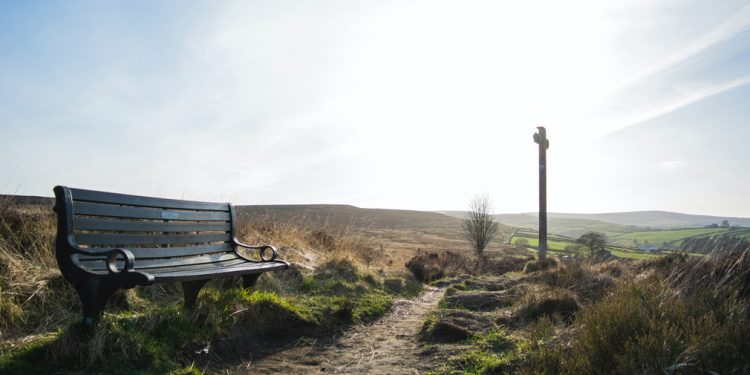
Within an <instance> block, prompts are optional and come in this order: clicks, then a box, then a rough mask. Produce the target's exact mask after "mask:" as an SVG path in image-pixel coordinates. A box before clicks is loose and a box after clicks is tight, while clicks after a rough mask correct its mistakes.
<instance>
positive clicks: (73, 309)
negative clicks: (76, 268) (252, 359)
mask: <svg viewBox="0 0 750 375" xmlns="http://www.w3.org/2000/svg"><path fill="white" fill-rule="evenodd" d="M54 224H55V220H54V217H53V216H52V214H51V212H50V210H49V208H48V207H36V206H15V205H13V204H11V203H8V202H0V271H2V273H0V275H2V276H0V372H1V373H23V374H35V373H82V374H83V373H123V374H124V373H136V374H137V373H144V374H146V373H148V374H153V373H201V372H202V371H203V370H202V369H201V368H202V367H201V366H205V365H206V362H207V361H208V359H207V358H206V356H205V355H201V354H198V353H201V352H203V351H209V352H212V353H217V354H219V355H224V354H222V353H225V352H226V353H234V352H235V351H234V349H231V348H232V347H233V345H235V344H234V343H241V345H242V347H243V348H247V349H248V350H250V354H249V355H252V350H253V349H252V348H253V347H257V348H260V347H261V346H263V345H266V348H265V349H264V350H268V346H267V345H268V344H269V343H277V344H273V345H281V346H283V345H285V343H287V344H288V343H290V342H294V340H297V339H299V337H300V336H303V335H311V336H316V335H330V334H331V333H333V332H335V331H337V330H339V329H341V328H343V327H346V326H348V325H352V324H360V323H365V322H369V321H372V320H374V319H376V318H378V317H380V316H382V315H383V314H384V313H385V312H387V311H388V310H389V309H390V307H391V304H392V302H393V300H394V299H396V298H404V297H413V296H416V295H418V294H419V293H420V292H421V290H422V286H421V284H420V283H419V282H418V281H416V280H415V279H414V277H412V276H411V275H410V274H408V273H406V272H404V271H400V272H396V271H394V270H392V269H389V268H387V267H386V265H385V264H384V263H383V262H381V261H380V260H378V259H374V258H373V257H372V254H373V251H372V250H373V248H372V247H371V245H370V244H369V243H368V242H367V241H366V240H365V239H363V238H360V237H358V236H357V235H355V234H352V233H351V232H346V231H345V230H337V231H334V230H331V229H329V228H325V227H312V226H309V225H308V226H301V225H296V224H295V223H292V222H283V221H277V220H274V219H273V218H271V217H263V218H259V219H257V220H256V221H254V222H249V223H248V224H246V225H244V226H242V227H241V228H240V230H239V236H240V238H242V239H244V240H246V241H247V242H268V243H274V244H277V245H280V246H279V247H280V257H282V258H285V259H290V260H292V261H293V262H294V263H295V264H299V265H301V266H295V267H293V268H292V269H290V270H287V271H283V272H275V273H266V274H263V275H262V276H261V278H260V279H259V280H258V283H257V285H256V288H255V290H247V289H243V288H241V287H240V282H239V280H238V279H236V278H230V279H221V280H212V281H211V282H209V283H208V284H207V285H206V287H205V288H204V289H203V290H202V291H201V294H200V296H199V298H198V304H197V306H195V307H194V308H189V309H186V308H184V307H183V306H182V293H181V289H180V288H179V287H178V286H177V285H176V284H157V285H155V286H152V287H138V288H135V289H132V290H128V291H124V292H119V293H117V294H115V296H113V298H112V299H111V300H110V303H109V304H108V305H107V308H106V310H105V313H104V316H103V318H102V319H101V321H100V323H99V324H97V325H96V326H95V327H93V328H87V327H83V326H81V325H80V324H79V321H80V307H79V306H80V304H79V301H78V297H77V295H76V294H75V292H74V291H73V288H72V287H71V286H70V285H69V284H68V283H67V282H66V281H65V280H64V279H63V278H62V276H61V275H60V273H59V271H58V269H57V264H56V260H55V258H54V246H53V237H54V232H55V226H54ZM273 345H271V348H272V347H273Z"/></svg>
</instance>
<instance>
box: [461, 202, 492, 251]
mask: <svg viewBox="0 0 750 375" xmlns="http://www.w3.org/2000/svg"><path fill="white" fill-rule="evenodd" d="M461 232H462V233H463V235H464V237H465V238H466V239H467V240H468V241H469V242H470V243H471V245H472V246H473V247H474V250H475V251H476V252H477V254H482V252H483V251H484V248H485V247H487V245H488V244H489V243H490V241H492V239H494V238H495V236H496V235H497V223H496V222H495V219H494V218H493V217H492V201H491V200H490V198H489V197H488V196H486V195H477V196H475V197H474V198H472V199H471V201H470V202H469V212H468V214H467V217H466V218H465V219H464V221H463V223H462V225H461Z"/></svg>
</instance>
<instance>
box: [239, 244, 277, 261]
mask: <svg viewBox="0 0 750 375" xmlns="http://www.w3.org/2000/svg"><path fill="white" fill-rule="evenodd" d="M235 243H236V244H237V246H239V247H243V248H245V249H258V255H259V256H260V260H261V261H263V262H271V261H274V260H276V256H277V255H278V252H277V250H276V248H275V247H273V246H271V245H258V246H252V245H247V244H244V243H242V242H235ZM269 249H270V250H271V256H270V257H268V256H267V255H266V253H267V250H269Z"/></svg>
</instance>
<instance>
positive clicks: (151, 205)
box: [54, 186, 289, 324]
mask: <svg viewBox="0 0 750 375" xmlns="http://www.w3.org/2000/svg"><path fill="white" fill-rule="evenodd" d="M54 191H55V198H56V204H55V212H56V213H57V218H58V224H57V236H56V242H55V254H56V257H57V261H58V265H59V266H60V270H61V271H62V273H63V276H64V277H65V278H66V280H68V281H69V282H70V283H72V284H73V287H74V288H75V289H76V291H77V292H78V294H79V296H80V298H81V302H82V305H83V315H84V322H86V323H87V324H90V323H92V322H93V321H95V320H97V319H98V317H99V315H100V314H101V310H102V308H103V307H104V305H105V304H106V301H107V299H108V298H109V296H110V295H111V294H112V293H114V292H115V291H116V290H118V289H121V288H133V287H135V286H138V285H143V286H147V285H152V284H154V283H162V282H181V283H182V287H183V292H184V295H185V304H186V305H192V304H194V303H195V299H196V297H197V295H198V292H199V291H200V288H201V287H202V286H203V284H205V282H207V281H208V280H210V279H214V278H221V277H230V276H241V277H242V280H243V286H245V287H252V286H253V284H254V283H255V281H256V280H257V279H258V276H260V274H261V273H263V272H268V271H276V270H283V269H286V268H288V267H289V262H286V261H283V260H279V259H276V256H277V252H276V249H275V248H274V247H273V246H271V245H258V246H251V245H246V244H243V243H241V242H240V241H238V240H237V238H236V220H235V212H234V209H233V207H232V205H231V204H229V203H211V202H198V201H185V200H177V199H164V198H155V197H143V196H135V195H126V194H117V193H109V192H101V191H93V190H84V189H75V188H69V187H65V186H57V187H55V189H54ZM254 251H255V252H257V253H256V254H255V255H253V254H252V253H253V252H254Z"/></svg>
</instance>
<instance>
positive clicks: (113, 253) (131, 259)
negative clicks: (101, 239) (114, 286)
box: [76, 248, 135, 274]
mask: <svg viewBox="0 0 750 375" xmlns="http://www.w3.org/2000/svg"><path fill="white" fill-rule="evenodd" d="M76 250H77V252H78V253H81V254H83V255H91V256H102V255H105V256H107V271H109V273H110V274H115V273H120V272H123V271H124V272H133V269H134V267H135V256H133V253H132V252H130V250H128V249H120V248H116V249H109V250H106V251H97V252H93V251H88V250H84V249H80V248H79V249H76ZM118 255H122V257H123V258H124V259H125V267H123V269H121V270H119V269H117V256H118Z"/></svg>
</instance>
